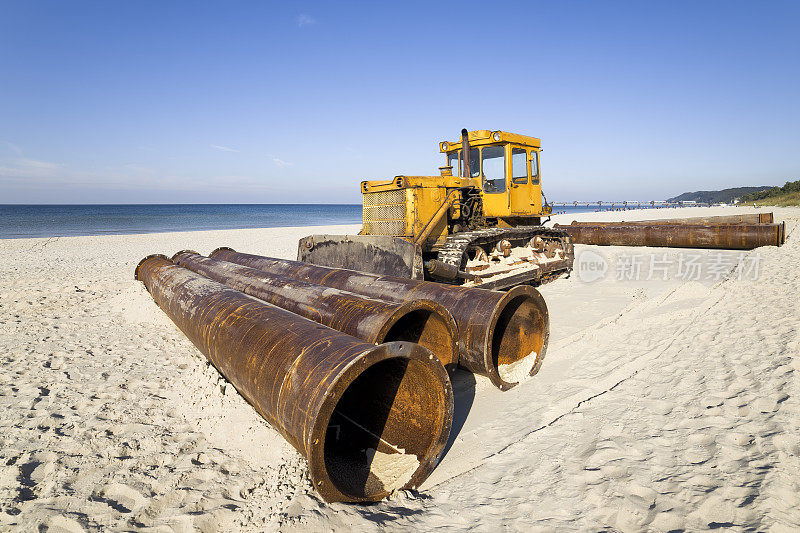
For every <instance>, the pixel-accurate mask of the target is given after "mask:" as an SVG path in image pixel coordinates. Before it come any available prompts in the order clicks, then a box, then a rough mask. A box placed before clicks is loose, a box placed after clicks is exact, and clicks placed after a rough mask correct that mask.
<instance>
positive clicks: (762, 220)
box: [562, 213, 774, 227]
mask: <svg viewBox="0 0 800 533" xmlns="http://www.w3.org/2000/svg"><path fill="white" fill-rule="evenodd" d="M773 222H774V218H773V216H772V213H748V214H741V215H721V216H713V217H690V218H663V219H657V220H630V221H623V222H591V221H587V222H579V221H577V220H573V221H572V224H571V225H572V226H639V225H645V226H655V225H660V224H666V225H670V226H677V225H679V224H689V225H698V224H700V225H702V224H711V225H720V224H772V223H773ZM562 227H563V226H562Z"/></svg>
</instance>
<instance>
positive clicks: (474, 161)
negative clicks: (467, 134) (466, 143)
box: [469, 148, 481, 178]
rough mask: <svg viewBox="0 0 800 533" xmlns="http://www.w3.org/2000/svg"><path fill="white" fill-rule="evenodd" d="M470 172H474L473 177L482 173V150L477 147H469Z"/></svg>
mask: <svg viewBox="0 0 800 533" xmlns="http://www.w3.org/2000/svg"><path fill="white" fill-rule="evenodd" d="M469 173H470V174H472V176H471V177H473V178H477V177H478V176H480V175H481V161H480V152H479V151H478V149H477V148H470V149H469Z"/></svg>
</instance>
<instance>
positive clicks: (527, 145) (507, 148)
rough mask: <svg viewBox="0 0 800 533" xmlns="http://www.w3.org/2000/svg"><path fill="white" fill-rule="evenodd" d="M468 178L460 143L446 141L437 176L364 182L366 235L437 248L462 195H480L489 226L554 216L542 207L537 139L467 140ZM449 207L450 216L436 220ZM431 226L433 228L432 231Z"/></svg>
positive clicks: (494, 134)
mask: <svg viewBox="0 0 800 533" xmlns="http://www.w3.org/2000/svg"><path fill="white" fill-rule="evenodd" d="M468 139H469V147H470V174H471V175H470V176H462V175H461V174H463V161H462V157H463V155H462V153H461V152H462V144H461V142H447V141H443V142H441V143H440V144H439V150H440V152H442V153H443V154H444V155H445V165H444V166H442V167H440V175H439V176H396V177H395V178H394V179H391V180H385V181H364V182H362V183H361V192H362V194H363V230H362V235H387V236H396V237H405V238H407V239H409V240H416V239H418V237H420V236H421V235H422V234H423V232H424V231H426V230H427V235H425V239H424V241H423V242H420V244H423V245H427V246H426V247H430V246H433V247H434V248H435V246H436V244H437V243H440V242H441V241H443V240H444V239H445V238H446V237H447V235H448V234H449V229H448V228H449V225H448V220H450V221H452V220H457V219H459V218H460V216H461V213H459V209H460V203H459V202H458V201H457V200H458V198H457V196H458V194H457V192H458V191H463V190H465V189H472V190H474V191H476V192H477V193H478V194H480V197H481V204H480V205H481V206H482V213H481V216H482V217H484V218H485V219H488V220H487V223H486V225H488V226H499V227H514V226H519V225H535V224H538V223H539V218H540V217H542V216H547V215H548V214H550V212H551V210H550V206H549V205H546V204H544V203H543V202H542V186H541V170H540V164H539V151H540V149H541V141H540V140H539V139H537V138H536V137H529V136H526V135H518V134H515V133H508V132H504V131H489V130H477V131H471V132H469V134H468ZM445 204H449V205H448V207H447V209H448V212H447V216H442V217H438V219H437V217H436V215H437V213H440V210H441V209H442V208H443V206H444V205H445ZM429 225H431V227H429Z"/></svg>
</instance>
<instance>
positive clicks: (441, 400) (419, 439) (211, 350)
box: [135, 256, 453, 502]
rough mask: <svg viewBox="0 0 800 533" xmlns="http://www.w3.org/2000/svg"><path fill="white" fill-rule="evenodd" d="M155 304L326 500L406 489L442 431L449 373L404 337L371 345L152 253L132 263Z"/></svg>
mask: <svg viewBox="0 0 800 533" xmlns="http://www.w3.org/2000/svg"><path fill="white" fill-rule="evenodd" d="M135 277H136V279H138V280H141V281H142V282H143V283H144V285H145V287H147V290H148V291H149V292H150V294H151V295H152V296H153V299H154V300H155V301H156V303H157V304H158V305H159V307H161V309H163V310H164V312H165V313H166V314H167V315H168V316H169V317H170V318H171V319H172V321H173V322H175V324H176V325H177V326H178V327H179V328H180V329H181V330H182V331H183V332H184V333H185V334H186V336H187V337H188V338H189V339H190V340H191V341H192V342H193V343H194V345H195V346H197V348H198V349H199V350H200V351H201V352H202V353H203V354H205V356H206V357H207V358H208V360H209V361H210V362H211V363H212V364H213V365H214V366H215V367H216V368H217V370H219V371H220V373H222V375H223V376H225V377H226V378H227V379H228V380H229V381H230V382H231V383H232V384H233V386H234V387H236V390H238V391H239V392H240V393H241V394H242V396H244V397H245V398H246V399H247V401H248V402H250V404H252V405H253V407H254V408H255V409H256V410H257V411H258V412H259V414H261V416H263V417H264V418H265V419H266V420H267V421H268V422H269V423H270V424H271V425H272V426H273V427H274V428H275V429H277V430H278V431H279V432H280V433H281V434H282V435H283V436H284V437H285V438H286V440H287V441H289V443H291V444H292V446H294V447H295V448H296V449H297V450H298V451H299V452H300V453H301V454H302V455H303V456H305V458H306V459H307V460H308V465H309V470H310V476H311V480H312V482H313V484H314V487H315V488H316V489H317V490H318V491H319V493H320V494H321V496H322V497H323V498H324V499H325V500H326V501H329V502H333V501H351V502H352V501H378V500H380V499H382V498H384V497H386V496H387V495H389V494H390V493H391V492H392V491H393V490H395V489H398V488H414V487H417V486H419V484H420V483H421V482H422V481H423V480H424V479H425V478H427V477H428V475H429V474H430V473H431V471H432V470H433V468H434V466H435V465H436V463H437V462H438V460H439V458H440V456H441V454H442V452H443V451H444V447H445V444H446V442H447V438H448V435H449V432H450V425H451V422H452V416H453V391H452V388H451V385H450V380H449V379H448V376H447V372H446V371H445V370H444V367H442V365H441V364H439V361H438V360H437V359H436V358H435V357H434V356H433V354H431V353H430V352H429V351H428V350H426V349H425V348H422V347H421V346H418V345H416V344H413V343H409V342H390V343H386V344H382V345H379V346H375V345H374V344H370V343H367V342H364V341H361V340H358V339H355V338H353V337H351V336H349V335H345V334H344V333H340V332H338V331H335V330H333V329H331V328H327V327H325V326H322V325H320V324H317V323H316V322H313V321H311V320H308V319H305V318H302V317H300V316H297V315H295V314H293V313H290V312H289V311H286V310H284V309H281V308H279V307H276V306H274V305H270V304H267V303H264V302H262V301H260V300H258V299H256V298H253V297H252V296H248V295H245V294H243V293H241V292H239V291H237V290H234V289H231V288H230V287H226V286H225V285H222V284H220V283H217V282H215V281H211V280H209V279H207V278H204V277H202V276H200V275H198V274H196V273H194V272H192V271H190V270H188V269H186V268H183V267H180V266H177V265H175V264H173V263H172V262H170V260H169V259H167V258H166V257H164V256H149V257H146V258H145V259H143V260H142V261H141V262H140V263H139V265H138V266H137V267H136V276H135Z"/></svg>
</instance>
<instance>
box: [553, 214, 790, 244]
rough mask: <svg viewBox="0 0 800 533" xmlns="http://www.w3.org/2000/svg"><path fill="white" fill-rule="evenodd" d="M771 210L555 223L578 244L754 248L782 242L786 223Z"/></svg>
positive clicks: (784, 237) (784, 236) (784, 239)
mask: <svg viewBox="0 0 800 533" xmlns="http://www.w3.org/2000/svg"><path fill="white" fill-rule="evenodd" d="M773 220H774V219H773V216H772V213H756V214H751V215H729V216H719V217H696V218H686V219H665V220H642V221H633V222H577V221H573V222H572V224H570V225H561V224H556V225H555V227H556V228H558V229H561V230H564V231H566V232H567V233H568V234H569V236H570V237H571V238H572V242H573V243H575V244H595V245H600V246H656V247H672V248H720V249H729V250H752V249H753V248H758V247H759V246H781V245H782V244H783V243H784V242H785V241H786V223H785V222H781V223H780V224H773Z"/></svg>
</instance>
